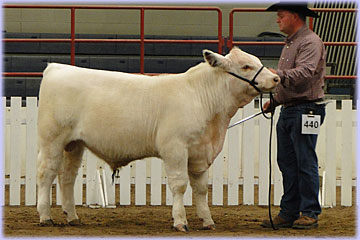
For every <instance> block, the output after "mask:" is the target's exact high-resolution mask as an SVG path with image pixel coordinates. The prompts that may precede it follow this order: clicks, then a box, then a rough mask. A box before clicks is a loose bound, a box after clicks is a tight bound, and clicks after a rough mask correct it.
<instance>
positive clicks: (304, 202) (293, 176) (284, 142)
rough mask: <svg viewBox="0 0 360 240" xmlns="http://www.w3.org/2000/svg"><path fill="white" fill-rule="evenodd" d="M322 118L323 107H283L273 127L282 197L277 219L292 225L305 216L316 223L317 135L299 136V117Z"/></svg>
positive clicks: (309, 105) (318, 210) (302, 105)
mask: <svg viewBox="0 0 360 240" xmlns="http://www.w3.org/2000/svg"><path fill="white" fill-rule="evenodd" d="M310 110H312V111H313V112H314V114H316V115H320V116H321V124H322V123H323V121H324V118H325V105H324V104H323V105H317V104H315V103H304V104H299V105H296V106H291V107H286V108H284V107H282V108H281V112H280V116H279V120H278V122H277V125H276V132H277V162H278V165H279V168H280V171H281V173H282V177H283V188H284V194H283V196H282V198H281V203H280V208H281V210H280V213H279V216H280V217H282V218H284V219H286V220H289V221H292V220H296V219H298V218H299V216H300V213H302V215H304V216H308V217H311V218H315V219H317V216H318V215H319V214H320V213H321V207H320V204H319V200H318V194H319V172H318V159H317V156H316V152H315V147H316V141H317V135H315V134H301V121H302V114H308V113H309V111H310Z"/></svg>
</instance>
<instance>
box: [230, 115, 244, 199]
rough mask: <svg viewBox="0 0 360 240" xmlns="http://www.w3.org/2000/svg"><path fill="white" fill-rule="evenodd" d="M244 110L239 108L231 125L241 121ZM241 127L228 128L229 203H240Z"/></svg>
mask: <svg viewBox="0 0 360 240" xmlns="http://www.w3.org/2000/svg"><path fill="white" fill-rule="evenodd" d="M241 117H242V111H241V110H238V112H237V113H236V114H235V116H234V117H233V118H232V119H231V121H230V125H231V124H234V123H235V122H237V121H239V120H240V119H241ZM241 127H242V126H236V127H233V128H231V129H229V130H228V136H229V144H228V146H229V147H228V149H229V151H228V205H239V167H240V161H241V155H240V153H241V141H240V136H241V132H240V130H241Z"/></svg>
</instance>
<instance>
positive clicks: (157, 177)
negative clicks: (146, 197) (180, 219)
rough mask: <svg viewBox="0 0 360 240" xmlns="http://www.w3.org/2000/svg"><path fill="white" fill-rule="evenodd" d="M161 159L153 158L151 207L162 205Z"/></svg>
mask: <svg viewBox="0 0 360 240" xmlns="http://www.w3.org/2000/svg"><path fill="white" fill-rule="evenodd" d="M161 173H162V168H161V159H159V158H151V180H150V181H151V194H150V195H151V197H150V198H151V200H150V204H151V205H161V186H162V185H161Z"/></svg>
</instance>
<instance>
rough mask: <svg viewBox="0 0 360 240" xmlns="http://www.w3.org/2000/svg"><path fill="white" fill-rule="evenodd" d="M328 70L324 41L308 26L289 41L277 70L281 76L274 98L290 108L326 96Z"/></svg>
mask: <svg viewBox="0 0 360 240" xmlns="http://www.w3.org/2000/svg"><path fill="white" fill-rule="evenodd" d="M325 71H326V51H325V46H324V43H323V42H322V40H321V39H320V38H319V36H318V35H316V34H315V33H314V32H313V31H311V30H310V29H309V28H308V27H307V26H306V25H304V26H303V27H302V28H301V29H300V30H299V31H297V32H296V33H294V34H292V35H291V36H289V37H288V38H286V40H285V46H284V48H283V50H282V53H281V56H280V60H279V63H278V70H277V74H278V75H279V76H280V78H281V84H279V85H278V86H277V88H276V95H275V97H274V99H275V101H276V103H277V105H280V104H283V105H284V106H285V107H286V106H291V105H294V104H296V103H297V102H305V101H315V100H317V99H321V98H323V97H324V90H323V88H324V77H325Z"/></svg>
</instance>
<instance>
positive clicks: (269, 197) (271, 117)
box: [260, 92, 278, 230]
mask: <svg viewBox="0 0 360 240" xmlns="http://www.w3.org/2000/svg"><path fill="white" fill-rule="evenodd" d="M262 98H263V95H262V93H261V95H260V108H261V112H262V114H263V115H264V117H265V118H266V119H270V124H271V125H270V139H269V195H268V209H269V219H270V224H271V227H272V229H274V230H278V228H276V227H275V226H274V223H273V221H272V217H271V203H270V201H271V171H272V170H271V142H272V141H271V140H272V131H273V122H274V113H275V108H273V109H271V111H270V117H268V116H266V115H265V113H264V110H263V107H262ZM273 104H274V98H273V95H272V92H270V106H273Z"/></svg>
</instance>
